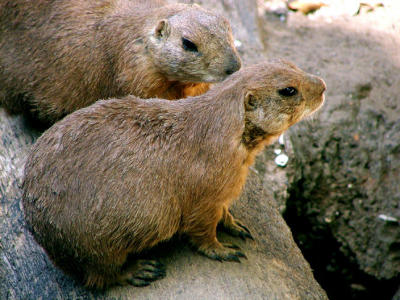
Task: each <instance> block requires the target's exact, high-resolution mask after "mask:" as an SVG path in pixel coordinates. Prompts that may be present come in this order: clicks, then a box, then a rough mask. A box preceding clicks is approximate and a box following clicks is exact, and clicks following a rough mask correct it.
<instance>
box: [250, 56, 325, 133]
mask: <svg viewBox="0 0 400 300" xmlns="http://www.w3.org/2000/svg"><path fill="white" fill-rule="evenodd" d="M246 73H247V74H246V75H245V78H246V79H244V80H243V81H245V82H246V83H245V88H244V93H245V96H244V108H245V119H246V126H253V127H254V128H257V129H259V130H261V131H262V132H264V133H266V134H268V135H279V134H281V133H282V132H283V131H285V130H286V129H288V128H289V127H290V126H291V125H293V124H295V123H297V122H298V121H300V120H301V119H303V118H305V117H307V116H309V115H311V114H312V113H313V112H315V111H316V110H318V109H319V108H320V107H321V105H322V104H323V101H324V91H325V89H326V85H325V82H324V81H323V80H322V79H321V78H319V77H317V76H314V75H311V74H308V73H306V72H304V71H302V70H300V69H299V68H297V67H296V66H295V65H294V64H292V63H290V62H288V61H285V60H275V61H272V62H270V63H263V64H260V65H256V66H252V67H249V68H246ZM247 77H248V79H247Z"/></svg>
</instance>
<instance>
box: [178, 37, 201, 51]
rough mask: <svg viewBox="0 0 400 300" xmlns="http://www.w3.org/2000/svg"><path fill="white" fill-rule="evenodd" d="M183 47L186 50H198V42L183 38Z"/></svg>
mask: <svg viewBox="0 0 400 300" xmlns="http://www.w3.org/2000/svg"><path fill="white" fill-rule="evenodd" d="M182 47H183V49H185V50H186V51H191V52H198V49H197V46H196V44H195V43H193V42H191V41H189V40H188V39H185V38H182Z"/></svg>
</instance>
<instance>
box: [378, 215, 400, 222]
mask: <svg viewBox="0 0 400 300" xmlns="http://www.w3.org/2000/svg"><path fill="white" fill-rule="evenodd" d="M378 218H379V219H381V220H383V221H386V222H398V221H399V220H397V219H396V218H394V217H391V216H387V215H384V214H380V215H379V216H378Z"/></svg>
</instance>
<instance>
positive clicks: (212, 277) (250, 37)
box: [0, 0, 327, 299]
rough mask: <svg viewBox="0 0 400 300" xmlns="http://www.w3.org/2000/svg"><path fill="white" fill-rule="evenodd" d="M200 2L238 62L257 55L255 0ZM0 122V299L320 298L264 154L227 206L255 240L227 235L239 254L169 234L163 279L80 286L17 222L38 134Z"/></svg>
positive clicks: (0, 115)
mask: <svg viewBox="0 0 400 300" xmlns="http://www.w3.org/2000/svg"><path fill="white" fill-rule="evenodd" d="M201 4H203V5H204V6H208V7H211V8H213V7H212V6H214V5H216V6H217V7H215V8H214V9H216V10H218V11H220V12H222V13H224V14H226V15H227V16H228V18H229V19H230V20H231V22H232V23H233V28H234V33H235V36H236V38H237V39H238V40H239V41H241V43H242V48H241V50H240V51H241V53H242V55H243V57H244V63H245V64H246V63H247V64H249V63H252V62H256V61H257V60H258V59H259V58H260V55H263V54H262V53H263V46H262V43H261V41H260V39H259V33H258V27H257V7H256V2H255V1H240V0H231V1H229V0H225V1H221V2H219V3H218V4H216V3H214V1H201ZM260 53H261V54H260ZM0 120H1V122H0V200H1V202H0V203H1V209H0V221H1V222H0V299H38V298H43V299H131V298H135V299H189V298H191V299H246V298H247V299H249V298H252V299H255V298H257V299H327V297H326V294H325V292H324V291H323V290H322V289H321V287H320V286H319V285H318V283H317V282H316V281H315V280H314V278H313V274H312V272H311V269H310V267H309V265H308V263H307V262H306V261H305V260H304V258H303V256H302V254H301V252H300V250H299V249H298V248H297V246H296V244H295V243H294V241H293V238H292V236H291V232H290V230H289V228H288V227H287V225H286V223H285V222H284V220H283V218H282V217H281V215H280V214H279V210H278V206H277V204H276V202H275V200H274V199H273V196H272V194H271V193H270V192H269V191H268V190H267V189H266V188H265V187H267V186H268V184H266V183H265V182H263V181H265V180H268V179H269V178H271V177H272V178H274V175H273V174H268V173H269V170H273V169H274V168H275V166H274V162H273V159H270V155H269V154H268V153H267V154H266V155H264V156H261V157H260V158H258V160H257V166H258V167H257V166H256V168H255V170H253V171H252V174H251V175H250V177H249V179H248V182H247V184H246V187H245V192H244V194H243V196H242V197H241V198H240V199H239V200H238V201H237V202H236V203H235V204H234V206H233V214H234V215H236V216H237V217H238V218H240V219H241V220H242V221H243V222H244V223H246V224H247V225H248V226H249V228H250V229H251V230H252V233H253V236H254V238H255V241H254V242H252V241H247V242H246V243H245V242H241V241H237V240H235V243H239V246H240V247H242V249H243V250H244V251H245V253H246V255H247V257H248V259H247V260H243V262H242V263H240V264H238V263H219V262H216V261H212V260H209V259H208V258H205V257H203V256H201V255H199V254H197V253H195V252H193V251H192V250H191V249H189V248H188V246H187V243H186V242H185V241H179V240H174V241H171V242H169V243H167V244H166V245H162V246H160V247H159V248H158V249H156V250H155V251H154V252H155V255H158V256H159V257H160V259H161V260H162V261H163V262H164V263H165V264H166V266H167V277H166V278H165V279H163V280H160V281H157V282H155V283H153V284H152V285H150V286H148V287H145V288H135V287H131V286H125V287H114V288H112V289H110V290H108V291H106V292H103V293H102V292H93V291H88V290H85V289H83V288H82V287H81V286H80V285H79V284H77V283H76V282H74V281H73V280H72V279H70V278H69V277H67V276H66V275H64V274H63V273H62V272H61V271H60V270H58V269H57V268H55V267H54V266H53V264H52V263H51V261H50V260H49V259H48V257H47V255H46V254H45V252H44V250H43V249H42V248H41V247H40V246H38V244H37V243H36V242H35V241H34V239H33V238H32V236H31V234H30V233H29V232H28V231H27V229H26V227H25V223H24V219H23V214H22V207H21V190H20V189H19V185H20V183H21V175H22V172H23V164H24V160H25V158H26V156H27V153H28V152H29V148H30V146H31V145H32V143H33V142H34V141H35V139H36V138H37V137H38V136H39V135H40V132H38V131H35V130H32V129H31V126H30V124H29V123H27V122H26V120H25V119H24V118H23V117H22V116H10V115H8V114H6V113H5V111H4V110H3V109H2V108H0ZM272 157H273V154H272ZM267 161H268V163H269V164H270V165H269V166H267V167H266V166H264V164H263V162H267ZM280 178H284V176H281V177H280ZM275 180H276V179H275ZM278 186H280V187H281V188H276V187H275V189H276V190H275V194H281V195H284V193H285V188H286V182H285V180H284V179H282V180H280V181H279V185H278ZM279 189H281V190H279ZM282 197H283V196H282ZM220 238H221V240H227V241H229V240H233V239H232V238H231V237H228V236H225V235H222V236H221V237H220Z"/></svg>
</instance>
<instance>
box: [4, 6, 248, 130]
mask: <svg viewBox="0 0 400 300" xmlns="http://www.w3.org/2000/svg"><path fill="white" fill-rule="evenodd" d="M240 66H241V61H240V58H239V56H238V53H237V51H236V49H235V47H234V45H233V38H232V32H231V28H230V25H229V22H228V21H227V20H226V19H225V18H224V17H222V16H220V15H217V14H215V13H213V12H211V11H207V10H205V9H203V8H201V7H200V6H198V5H187V4H170V5H167V4H166V3H164V1H157V0H151V1H140V0H102V1H94V0H91V1H87V0H85V1H83V0H61V1H54V0H44V1H22V0H13V1H11V0H9V1H3V3H2V4H0V103H1V102H2V103H3V105H4V106H5V107H6V108H7V109H8V110H9V111H11V112H21V111H23V110H26V107H27V106H28V107H29V108H30V109H31V110H32V111H33V112H34V114H35V115H36V117H37V118H39V119H40V120H42V121H43V122H44V123H50V124H51V123H53V122H54V121H56V120H58V119H60V118H62V117H63V116H65V115H67V114H69V113H71V112H73V111H75V110H77V109H80V108H82V107H86V106H88V105H90V104H92V103H94V102H95V101H97V100H98V99H106V98H110V97H122V96H125V95H128V94H132V95H135V96H138V97H141V98H154V97H158V98H164V99H170V100H172V99H179V98H183V97H186V96H195V95H198V94H202V93H204V92H206V91H207V90H208V89H209V85H210V83H212V82H219V81H222V80H224V79H225V78H226V77H227V76H228V75H230V74H232V73H234V72H235V71H237V70H238V69H239V68H240Z"/></svg>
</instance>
